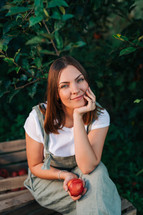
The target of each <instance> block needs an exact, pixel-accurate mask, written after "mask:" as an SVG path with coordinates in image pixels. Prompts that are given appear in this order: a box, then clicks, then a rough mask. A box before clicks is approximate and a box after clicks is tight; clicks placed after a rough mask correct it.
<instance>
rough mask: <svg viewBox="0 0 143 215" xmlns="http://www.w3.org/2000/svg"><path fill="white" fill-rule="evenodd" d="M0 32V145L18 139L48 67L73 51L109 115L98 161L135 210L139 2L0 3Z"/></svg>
mask: <svg viewBox="0 0 143 215" xmlns="http://www.w3.org/2000/svg"><path fill="white" fill-rule="evenodd" d="M0 34H1V36H0V113H1V116H0V118H1V120H0V142H2V141H8V140H15V139H21V138H25V137H24V129H23V125H24V122H25V119H26V117H27V116H28V114H29V112H30V111H31V109H32V107H33V106H34V105H36V104H38V103H40V102H43V101H44V98H45V91H46V84H47V77H48V70H49V66H50V65H51V63H52V62H53V61H54V60H55V59H57V58H58V57H59V56H64V55H71V56H73V57H74V58H76V59H77V60H78V61H79V62H80V63H81V64H82V65H83V66H84V68H85V69H86V71H87V72H88V74H89V79H90V84H91V88H92V90H93V91H94V93H95V94H96V96H97V101H98V102H99V103H100V104H101V105H102V106H103V107H105V108H106V109H107V111H108V112H109V114H110V118H111V125H110V129H109V133H108V136H107V139H106V142H105V147H104V151H103V156H102V161H103V162H104V163H105V165H106V166H107V168H108V170H109V174H110V177H111V178H112V179H113V181H114V182H115V183H116V185H117V187H118V190H119V193H120V195H121V196H123V197H124V198H127V199H128V200H129V201H131V202H132V203H133V205H134V206H135V207H136V208H137V210H138V215H142V211H143V1H142V0H127V1H126V0H100V1H99V0H76V1H72V0H49V1H48V0H27V1H25V0H13V1H12V0H11V1H10V0H1V1H0Z"/></svg>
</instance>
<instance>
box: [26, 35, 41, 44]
mask: <svg viewBox="0 0 143 215" xmlns="http://www.w3.org/2000/svg"><path fill="white" fill-rule="evenodd" d="M42 42H44V41H43V38H42V37H38V36H36V37H33V38H32V39H30V40H28V41H27V42H26V45H32V44H39V43H42Z"/></svg>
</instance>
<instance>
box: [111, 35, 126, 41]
mask: <svg viewBox="0 0 143 215" xmlns="http://www.w3.org/2000/svg"><path fill="white" fill-rule="evenodd" d="M113 37H114V38H115V39H118V40H121V41H129V40H128V38H127V37H125V36H122V35H121V34H115V35H113Z"/></svg>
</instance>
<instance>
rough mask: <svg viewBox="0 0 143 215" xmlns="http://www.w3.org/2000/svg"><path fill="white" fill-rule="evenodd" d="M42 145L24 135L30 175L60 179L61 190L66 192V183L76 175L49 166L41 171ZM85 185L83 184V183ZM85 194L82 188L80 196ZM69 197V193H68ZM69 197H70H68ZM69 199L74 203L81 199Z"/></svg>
mask: <svg viewBox="0 0 143 215" xmlns="http://www.w3.org/2000/svg"><path fill="white" fill-rule="evenodd" d="M43 150H44V147H43V144H42V143H39V142H37V141H35V140H33V139H32V138H31V137H30V136H29V135H28V134H27V133H26V152H27V160H28V166H29V169H30V171H31V172H32V174H34V175H35V176H37V177H39V178H43V179H51V180H52V179H60V180H64V182H63V188H64V190H65V191H68V187H67V183H68V181H69V180H71V179H73V178H78V177H77V175H75V174H74V173H72V172H68V171H61V170H59V169H56V168H53V167H51V166H50V169H48V170H43V169H42V168H41V167H42V165H43ZM84 184H85V183H84ZM85 192H86V188H84V191H83V193H82V195H84V194H85ZM68 193H69V192H68ZM69 195H70V193H69ZM70 196H71V195H70ZM71 198H72V199H73V200H74V201H76V200H78V199H80V198H81V195H80V196H77V197H73V196H71Z"/></svg>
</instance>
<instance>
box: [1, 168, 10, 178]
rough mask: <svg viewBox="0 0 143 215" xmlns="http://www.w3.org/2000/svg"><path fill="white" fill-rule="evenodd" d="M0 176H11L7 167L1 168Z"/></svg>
mask: <svg viewBox="0 0 143 215" xmlns="http://www.w3.org/2000/svg"><path fill="white" fill-rule="evenodd" d="M0 176H1V177H3V178H7V177H8V176H9V173H8V171H7V170H6V169H0Z"/></svg>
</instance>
